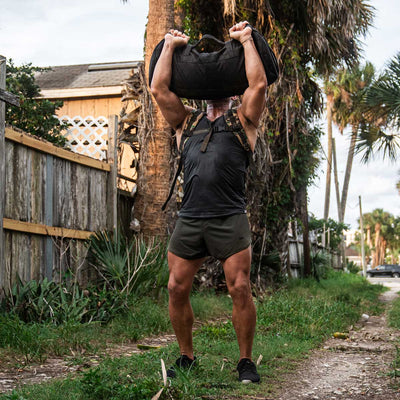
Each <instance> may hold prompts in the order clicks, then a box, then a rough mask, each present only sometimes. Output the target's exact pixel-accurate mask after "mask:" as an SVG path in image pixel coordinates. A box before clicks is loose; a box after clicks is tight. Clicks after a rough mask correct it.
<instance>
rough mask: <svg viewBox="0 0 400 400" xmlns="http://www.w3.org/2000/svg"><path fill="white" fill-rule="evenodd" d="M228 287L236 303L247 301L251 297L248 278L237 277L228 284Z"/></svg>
mask: <svg viewBox="0 0 400 400" xmlns="http://www.w3.org/2000/svg"><path fill="white" fill-rule="evenodd" d="M228 289H229V294H230V295H231V297H232V301H233V302H234V303H246V302H247V301H248V300H249V299H251V288H250V281H249V280H248V279H236V280H235V281H234V282H232V283H231V284H230V285H228Z"/></svg>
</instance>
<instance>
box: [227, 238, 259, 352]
mask: <svg viewBox="0 0 400 400" xmlns="http://www.w3.org/2000/svg"><path fill="white" fill-rule="evenodd" d="M223 266H224V272H225V279H226V284H227V286H228V290H229V294H230V295H231V297H232V302H233V310H232V323H233V326H234V328H235V331H236V336H237V340H238V343H239V350H240V359H242V358H249V359H251V352H252V347H253V339H254V332H255V328H256V308H255V306H254V302H253V298H252V296H251V287H250V267H251V247H250V246H249V247H248V248H247V249H245V250H242V251H240V252H239V253H236V254H234V255H232V256H230V257H229V258H227V259H226V260H225V262H223Z"/></svg>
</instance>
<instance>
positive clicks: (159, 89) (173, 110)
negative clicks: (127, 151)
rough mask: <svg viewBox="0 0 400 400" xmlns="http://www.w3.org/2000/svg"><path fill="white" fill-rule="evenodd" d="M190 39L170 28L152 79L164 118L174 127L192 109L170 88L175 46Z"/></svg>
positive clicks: (155, 95) (153, 89) (152, 88)
mask: <svg viewBox="0 0 400 400" xmlns="http://www.w3.org/2000/svg"><path fill="white" fill-rule="evenodd" d="M188 40H189V37H188V36H186V35H185V34H184V33H182V32H179V31H177V30H175V31H174V30H170V31H169V33H167V34H166V35H165V42H164V46H163V49H162V52H161V54H160V57H159V59H158V61H157V64H156V66H155V68H154V74H153V79H152V81H151V88H150V89H151V93H152V94H153V96H154V98H155V99H156V101H157V104H158V105H159V107H160V110H161V112H162V114H163V116H164V118H165V119H166V120H167V122H168V123H169V124H170V125H171V126H172V128H174V129H176V128H177V127H179V125H180V124H181V123H182V122H183V121H184V119H185V118H186V116H187V115H188V113H189V111H190V109H189V108H187V107H185V106H184V105H183V103H182V101H181V99H180V98H179V97H178V96H177V95H176V94H175V93H173V92H171V91H170V90H169V85H170V83H171V76H172V56H173V54H174V50H175V48H176V47H179V46H184V45H186V44H187V43H188Z"/></svg>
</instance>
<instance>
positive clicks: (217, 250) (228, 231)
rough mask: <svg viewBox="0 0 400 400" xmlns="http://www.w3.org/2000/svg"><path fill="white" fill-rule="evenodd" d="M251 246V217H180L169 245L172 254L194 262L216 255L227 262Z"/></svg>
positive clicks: (241, 215) (244, 215) (237, 215)
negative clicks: (249, 218) (230, 257)
mask: <svg viewBox="0 0 400 400" xmlns="http://www.w3.org/2000/svg"><path fill="white" fill-rule="evenodd" d="M250 245H251V231H250V224H249V220H248V218H247V214H235V215H229V216H227V217H217V218H186V217H180V218H179V219H178V221H177V223H176V226H175V230H174V233H173V234H172V236H171V240H170V242H169V249H168V250H169V251H170V252H171V253H173V254H175V255H177V256H178V257H181V258H185V259H187V260H194V259H196V258H202V257H205V256H213V257H215V258H218V259H220V260H224V259H226V258H228V257H229V256H231V255H233V254H235V253H238V252H239V251H242V250H244V249H247V247H249V246H250Z"/></svg>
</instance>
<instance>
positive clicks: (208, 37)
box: [192, 33, 225, 48]
mask: <svg viewBox="0 0 400 400" xmlns="http://www.w3.org/2000/svg"><path fill="white" fill-rule="evenodd" d="M204 39H208V40H213V41H214V42H216V43H218V44H219V45H221V46H224V45H225V42H222V41H221V40H219V39H217V38H216V37H215V36H213V35H209V34H208V33H206V34H205V35H203V36H202V37H201V39H199V40H198V41H197V42H196V43H194V44H193V45H192V48H195V47H197V45H198V44H199V43H200V42H201V41H202V40H204Z"/></svg>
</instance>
